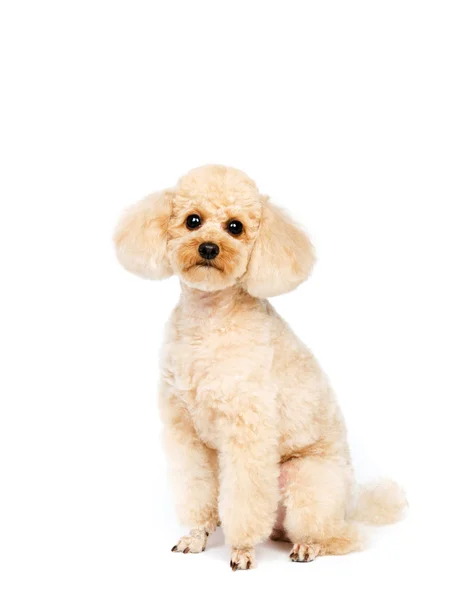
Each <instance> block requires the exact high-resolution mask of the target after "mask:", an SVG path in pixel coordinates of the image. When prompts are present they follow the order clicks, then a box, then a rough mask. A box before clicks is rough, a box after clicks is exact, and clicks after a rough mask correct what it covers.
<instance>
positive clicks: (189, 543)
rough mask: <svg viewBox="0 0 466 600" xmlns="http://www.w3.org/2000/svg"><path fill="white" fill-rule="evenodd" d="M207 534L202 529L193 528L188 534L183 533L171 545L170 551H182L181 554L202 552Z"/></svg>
mask: <svg viewBox="0 0 466 600" xmlns="http://www.w3.org/2000/svg"><path fill="white" fill-rule="evenodd" d="M208 535H209V534H208V533H207V531H205V530H204V529H194V530H193V531H191V532H190V535H185V536H184V537H182V538H181V539H180V541H179V542H178V543H177V544H175V545H174V546H173V548H172V552H182V553H183V554H188V553H192V554H197V553H198V552H204V550H205V547H206V544H207V537H208Z"/></svg>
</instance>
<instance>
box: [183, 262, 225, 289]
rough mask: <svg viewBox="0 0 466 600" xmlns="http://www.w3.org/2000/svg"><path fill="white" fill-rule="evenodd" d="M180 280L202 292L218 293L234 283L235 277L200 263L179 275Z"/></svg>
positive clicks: (208, 264) (209, 264)
mask: <svg viewBox="0 0 466 600" xmlns="http://www.w3.org/2000/svg"><path fill="white" fill-rule="evenodd" d="M179 277H180V279H181V280H182V281H183V283H185V284H186V285H188V286H189V287H192V288H195V289H197V290H201V291H203V292H218V291H219V290H223V289H225V288H228V287H231V286H232V285H234V284H235V283H236V277H234V276H233V275H228V274H226V273H225V272H224V271H223V270H222V269H221V267H219V266H217V265H215V264H213V263H207V262H202V263H198V264H195V265H192V266H190V267H188V268H187V269H185V270H183V271H182V272H181V273H179Z"/></svg>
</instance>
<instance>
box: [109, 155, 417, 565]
mask: <svg viewBox="0 0 466 600" xmlns="http://www.w3.org/2000/svg"><path fill="white" fill-rule="evenodd" d="M114 240H115V244H116V249H117V255H118V259H119V260H120V262H121V264H122V265H123V266H124V267H125V268H126V269H128V270H129V271H132V272H133V273H136V274H138V275H140V276H142V277H147V278H151V279H163V278H166V277H170V276H171V275H172V274H176V275H178V277H179V278H180V281H181V297H180V301H179V303H178V306H177V307H176V308H175V309H174V311H173V314H172V316H171V319H170V321H169V323H168V326H167V331H166V340H165V345H164V351H163V358H162V361H161V370H162V374H161V383H160V394H159V397H160V410H161V415H162V419H163V422H164V424H165V436H164V437H165V443H166V449H167V455H168V461H169V464H170V475H171V479H172V482H173V488H174V497H175V502H176V508H177V511H178V514H179V518H180V520H181V522H182V523H183V524H184V525H186V526H187V527H189V528H190V533H189V535H187V536H186V537H182V538H181V539H180V540H179V542H178V543H177V544H176V545H175V546H174V547H173V551H176V552H183V553H185V554H187V553H189V552H200V551H203V550H204V549H205V546H206V542H207V538H208V536H209V534H210V533H211V532H213V531H214V530H215V528H216V527H217V525H218V524H219V523H220V522H221V525H222V527H223V531H224V534H225V539H226V541H227V543H228V544H231V546H232V554H231V562H230V565H231V567H232V569H233V570H237V569H249V568H251V567H253V566H255V558H254V547H255V545H256V544H258V543H259V542H261V541H262V540H264V539H265V538H267V537H268V536H270V537H271V538H272V539H279V540H289V541H290V542H291V543H292V544H293V546H292V550H291V553H290V557H291V560H292V561H296V562H308V561H312V560H313V559H314V558H315V557H316V556H317V555H319V554H320V555H322V554H344V553H347V552H351V551H353V550H359V549H360V548H361V547H362V536H361V528H360V525H358V523H357V521H366V522H370V523H380V524H382V523H392V522H394V521H396V520H397V519H398V518H399V517H400V516H401V513H402V511H403V507H404V506H405V504H406V500H405V497H404V494H403V492H402V490H401V489H400V488H399V487H398V486H397V485H396V484H395V483H393V482H391V481H381V482H379V483H377V484H375V485H373V486H371V487H366V488H363V489H360V488H358V486H357V485H356V484H355V481H354V476H353V469H352V466H351V459H350V453H349V450H348V443H347V438H346V429H345V424H344V421H343V417H342V414H341V412H340V409H339V407H338V404H337V402H336V400H335V396H334V394H333V392H332V389H331V387H330V385H329V382H328V380H327V377H326V376H325V374H324V373H323V372H322V371H321V369H320V368H319V365H318V363H317V362H316V360H315V358H314V356H313V355H312V354H311V352H310V351H309V350H308V348H307V347H306V346H305V345H304V344H303V343H302V342H301V341H300V340H299V339H298V338H297V337H296V335H295V334H294V333H293V332H292V331H291V330H290V329H289V327H288V326H287V324H286V323H285V322H284V321H283V320H282V319H281V317H280V316H279V315H278V314H277V313H276V312H275V310H274V309H273V307H272V306H271V305H270V303H269V302H268V301H267V300H266V298H268V297H270V296H276V295H278V294H283V293H285V292H289V291H290V290H293V289H294V288H295V287H296V286H298V285H299V284H300V283H302V282H303V281H304V280H305V279H306V278H307V277H308V275H309V273H310V271H311V269H312V266H313V264H314V249H313V247H312V245H311V243H310V241H309V239H308V237H307V235H306V234H305V233H304V231H303V230H302V229H300V228H299V227H298V226H297V225H296V224H294V223H293V222H292V221H291V220H290V218H289V217H288V216H287V215H286V214H285V213H284V212H282V210H280V209H279V208H277V207H276V206H274V205H273V204H272V203H271V202H270V201H269V199H268V198H267V197H266V196H263V195H261V194H260V193H259V191H258V189H257V187H256V185H255V184H254V182H253V181H252V180H251V179H250V178H249V177H247V176H246V175H245V174H244V173H242V172H241V171H238V170H236V169H232V168H228V167H223V166H206V167H201V168H198V169H194V170H193V171H190V172H189V173H188V174H187V175H185V176H184V177H182V178H181V180H180V181H179V182H178V184H177V185H176V187H174V188H172V189H167V190H165V191H162V192H159V193H156V194H153V195H151V196H148V197H147V198H145V199H144V200H142V201H140V202H139V203H138V204H136V205H134V206H133V207H131V208H130V209H129V210H128V211H127V212H126V213H125V214H124V215H123V217H122V219H121V221H120V223H119V225H118V227H117V230H116V233H115V238H114Z"/></svg>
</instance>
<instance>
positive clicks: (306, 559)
mask: <svg viewBox="0 0 466 600" xmlns="http://www.w3.org/2000/svg"><path fill="white" fill-rule="evenodd" d="M304 560H305V561H306V562H309V554H306V556H305V557H304Z"/></svg>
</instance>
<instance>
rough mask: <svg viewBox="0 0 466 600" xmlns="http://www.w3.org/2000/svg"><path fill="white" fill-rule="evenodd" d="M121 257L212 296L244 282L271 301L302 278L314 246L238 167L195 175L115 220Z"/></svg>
mask: <svg viewBox="0 0 466 600" xmlns="http://www.w3.org/2000/svg"><path fill="white" fill-rule="evenodd" d="M115 243H116V246H117V253H118V257H119V259H120V261H121V263H122V264H123V266H125V267H126V268H127V269H128V270H130V271H133V272H135V273H137V274H139V275H142V276H144V277H150V278H153V279H160V278H163V277H168V276H169V275H171V274H172V273H175V274H177V275H178V276H179V277H180V279H181V280H182V281H183V282H184V283H186V284H187V285H189V286H191V287H194V288H197V289H200V290H204V291H215V290H220V289H223V288H227V287H231V286H233V285H235V284H241V285H243V287H244V288H245V289H246V290H247V291H248V292H249V293H251V294H252V295H255V296H260V297H265V296H273V295H277V294H279V293H283V292H284V291H289V290H290V289H293V288H294V287H296V286H297V285H298V284H299V283H301V281H303V280H304V279H306V277H307V275H308V274H309V272H310V269H311V266H312V263H313V258H314V254H313V248H312V246H311V244H310V242H309V240H308V238H307V236H306V235H305V234H304V232H303V231H302V230H301V229H300V228H298V227H297V226H296V225H294V224H293V223H292V222H291V221H290V220H289V219H288V218H287V217H286V215H284V214H283V213H282V212H281V211H280V210H279V209H277V208H276V207H274V206H273V205H272V204H271V203H270V202H268V198H266V197H264V196H261V195H260V194H259V191H258V190H257V187H256V185H255V184H254V182H253V181H252V180H251V179H249V177H247V176H246V175H245V174H244V173H242V172H241V171H238V170H236V169H231V168H227V167H222V166H208V167H201V168H199V169H194V170H193V171H190V172H189V173H188V174H187V175H185V176H184V177H183V178H182V179H181V180H180V181H179V182H178V185H177V186H176V187H175V188H173V189H170V190H165V191H163V192H160V193H158V194H154V195H152V196H149V197H147V198H145V199H144V200H142V201H141V202H140V203H138V204H136V205H135V206H134V207H132V208H131V209H130V210H129V211H128V212H127V213H126V214H125V216H124V217H123V219H122V220H121V221H120V224H119V226H118V228H117V231H116V233H115Z"/></svg>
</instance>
